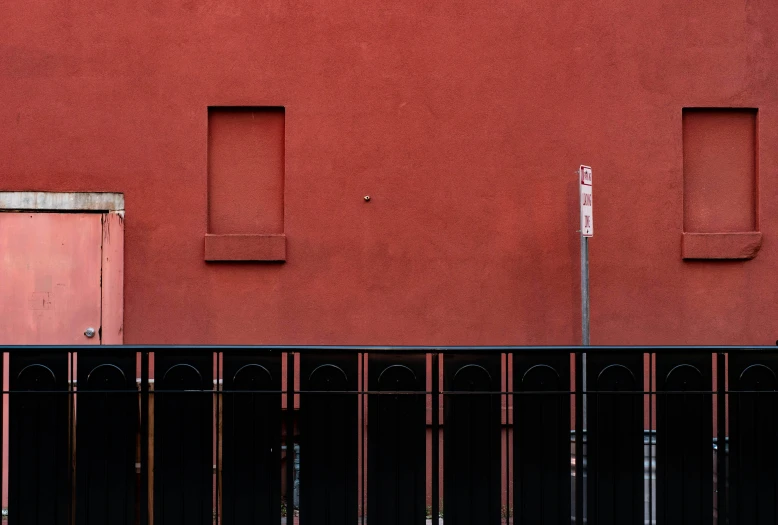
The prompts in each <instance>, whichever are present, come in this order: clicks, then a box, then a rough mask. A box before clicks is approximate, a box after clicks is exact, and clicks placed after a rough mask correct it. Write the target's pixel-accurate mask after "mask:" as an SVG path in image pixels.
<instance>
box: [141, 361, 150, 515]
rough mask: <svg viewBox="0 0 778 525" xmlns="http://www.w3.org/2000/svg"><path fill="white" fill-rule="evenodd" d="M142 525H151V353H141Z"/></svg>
mask: <svg viewBox="0 0 778 525" xmlns="http://www.w3.org/2000/svg"><path fill="white" fill-rule="evenodd" d="M139 510H140V525H148V523H149V352H148V351H147V350H143V351H142V352H141V353H140V509H139Z"/></svg>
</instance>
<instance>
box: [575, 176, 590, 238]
mask: <svg viewBox="0 0 778 525" xmlns="http://www.w3.org/2000/svg"><path fill="white" fill-rule="evenodd" d="M578 173H579V176H580V181H579V184H578V186H579V188H580V196H581V235H583V236H584V237H594V219H593V217H592V168H591V167H590V166H583V165H581V167H580V168H579V170H578Z"/></svg>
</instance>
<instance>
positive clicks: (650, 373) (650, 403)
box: [648, 353, 654, 525]
mask: <svg viewBox="0 0 778 525" xmlns="http://www.w3.org/2000/svg"><path fill="white" fill-rule="evenodd" d="M653 390H654V354H653V353H649V354H648V525H653V523H654V438H653V436H654V394H653Z"/></svg>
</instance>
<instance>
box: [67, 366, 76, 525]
mask: <svg viewBox="0 0 778 525" xmlns="http://www.w3.org/2000/svg"><path fill="white" fill-rule="evenodd" d="M73 355H74V352H72V351H71V352H69V356H70V370H69V375H70V377H69V378H68V379H70V382H69V385H68V390H69V392H68V396H69V397H70V399H69V400H68V401H69V405H68V411H69V413H70V414H69V415H70V417H69V443H68V456H67V460H68V487H70V490H69V496H70V497H68V523H71V524H72V523H74V522H75V512H74V511H75V509H74V508H73V499H74V498H75V495H76V494H75V485H76V484H75V483H74V482H73V478H74V476H75V471H74V469H73V460H74V456H75V448H76V437H75V436H76V369H75V367H74V366H73Z"/></svg>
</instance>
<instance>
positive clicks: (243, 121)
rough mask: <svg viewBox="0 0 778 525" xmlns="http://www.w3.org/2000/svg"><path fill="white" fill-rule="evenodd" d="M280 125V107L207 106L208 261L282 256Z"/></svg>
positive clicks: (282, 177) (281, 114)
mask: <svg viewBox="0 0 778 525" xmlns="http://www.w3.org/2000/svg"><path fill="white" fill-rule="evenodd" d="M284 128H285V110H284V108H282V107H211V108H209V109H208V235H206V254H205V255H206V259H207V260H284V258H285V237H284V131H285V129H284ZM282 247H283V249H282Z"/></svg>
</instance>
